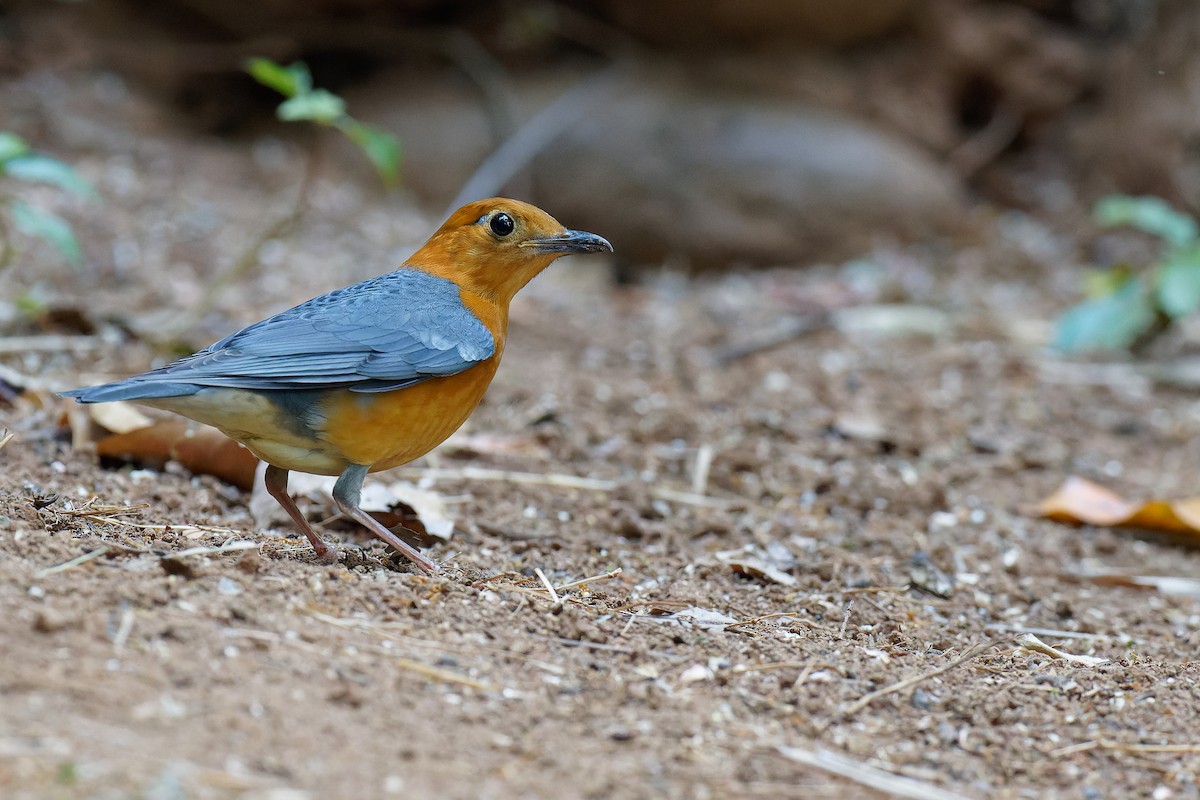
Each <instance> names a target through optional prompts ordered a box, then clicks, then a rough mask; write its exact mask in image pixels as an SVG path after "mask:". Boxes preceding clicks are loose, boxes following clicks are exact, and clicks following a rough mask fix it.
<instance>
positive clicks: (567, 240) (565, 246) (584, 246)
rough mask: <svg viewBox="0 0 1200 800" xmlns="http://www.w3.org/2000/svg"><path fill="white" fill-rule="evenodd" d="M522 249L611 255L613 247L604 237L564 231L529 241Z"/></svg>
mask: <svg viewBox="0 0 1200 800" xmlns="http://www.w3.org/2000/svg"><path fill="white" fill-rule="evenodd" d="M521 246H522V247H530V248H533V249H534V250H535V251H537V252H539V253H611V252H612V251H613V248H612V245H611V244H609V243H608V239H605V238H604V237H603V236H597V235H596V234H594V233H588V232H586V231H563V232H562V233H560V234H559V235H558V236H548V237H546V238H545V239H527V240H526V241H525V242H523V243H522V244H521Z"/></svg>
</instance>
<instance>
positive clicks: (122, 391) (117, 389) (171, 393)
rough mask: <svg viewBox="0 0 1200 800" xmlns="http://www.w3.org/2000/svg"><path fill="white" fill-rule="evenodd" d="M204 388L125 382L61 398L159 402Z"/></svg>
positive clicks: (191, 384) (186, 385) (178, 383)
mask: <svg viewBox="0 0 1200 800" xmlns="http://www.w3.org/2000/svg"><path fill="white" fill-rule="evenodd" d="M202 388H203V387H201V386H197V385H196V384H194V383H180V382H178V381H146V380H137V379H131V380H124V381H117V382H116V383H105V384H101V385H100V386H88V387H86V388H83V389H72V390H71V391H69V392H59V396H61V397H73V398H75V400H76V401H77V402H80V403H111V402H113V401H114V400H159V399H161V398H164V397H185V396H187V395H191V394H195V393H196V392H198V391H200V390H201V389H202Z"/></svg>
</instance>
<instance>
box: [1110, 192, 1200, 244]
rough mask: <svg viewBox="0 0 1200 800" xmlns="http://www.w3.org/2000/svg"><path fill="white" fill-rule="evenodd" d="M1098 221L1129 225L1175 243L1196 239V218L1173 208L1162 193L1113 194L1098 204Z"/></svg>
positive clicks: (1190, 241) (1185, 242) (1189, 241)
mask: <svg viewBox="0 0 1200 800" xmlns="http://www.w3.org/2000/svg"><path fill="white" fill-rule="evenodd" d="M1094 216H1095V218H1096V221H1097V222H1098V223H1100V224H1101V225H1108V226H1113V225H1129V226H1131V227H1134V228H1137V229H1139V230H1143V231H1145V232H1146V233H1151V234H1153V235H1155V236H1157V237H1159V238H1160V239H1162V240H1163V241H1165V242H1167V243H1168V244H1170V245H1172V246H1173V247H1185V246H1187V245H1189V244H1191V243H1193V242H1195V241H1196V238H1197V226H1196V220H1194V219H1192V218H1191V217H1190V216H1188V215H1187V214H1183V213H1181V212H1178V211H1176V210H1175V209H1173V208H1171V206H1170V205H1169V204H1168V203H1167V201H1166V200H1163V199H1162V198H1161V197H1128V196H1126V195H1111V196H1109V197H1105V198H1104V199H1102V200H1101V201H1100V202H1099V203H1097V204H1096V210H1095V212H1094Z"/></svg>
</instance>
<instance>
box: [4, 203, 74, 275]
mask: <svg viewBox="0 0 1200 800" xmlns="http://www.w3.org/2000/svg"><path fill="white" fill-rule="evenodd" d="M12 218H13V222H14V223H16V226H17V230H19V231H21V232H22V233H24V234H26V235H28V236H36V237H38V238H40V239H45V240H46V241H47V242H49V243H50V244H52V245H53V246H54V248H55V249H56V250H58V252H59V253H61V254H62V256H63V258H65V259H67V260H68V261H70V262H71V263H72V264H75V265H76V266H78V265H79V264H82V263H83V251H82V250H80V249H79V241H78V240H77V239H76V238H75V233H74V232H73V231H72V230H71V226H70V225H68V224H67V221H66V220H65V219H63V218H62V217H60V216H58V215H57V214H52V213H50V212H49V211H43V210H42V209H40V208H36V207H34V206H31V205H29V204H28V203H24V202H22V201H20V200H14V201H13V203H12Z"/></svg>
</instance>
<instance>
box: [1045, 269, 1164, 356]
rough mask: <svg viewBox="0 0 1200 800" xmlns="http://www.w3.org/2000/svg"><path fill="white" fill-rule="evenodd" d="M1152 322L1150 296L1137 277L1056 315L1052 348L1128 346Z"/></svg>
mask: <svg viewBox="0 0 1200 800" xmlns="http://www.w3.org/2000/svg"><path fill="white" fill-rule="evenodd" d="M1153 321H1154V309H1153V307H1152V306H1151V302H1150V297H1149V295H1148V293H1147V292H1146V291H1145V289H1144V287H1143V286H1142V282H1141V281H1140V280H1138V279H1137V278H1131V279H1130V280H1128V281H1126V282H1125V284H1124V285H1123V286H1121V288H1119V289H1118V290H1117V291H1115V292H1113V293H1112V294H1110V295H1108V296H1106V297H1097V298H1095V299H1093V300H1088V301H1087V302H1084V303H1080V304H1079V305H1077V306H1075V307H1074V308H1072V309H1070V310H1069V311H1067V312H1066V313H1065V314H1063V315H1062V316H1061V317H1059V318H1058V330H1057V333H1056V335H1055V339H1054V347H1055V348H1056V349H1058V350H1061V351H1063V352H1064V353H1078V352H1082V351H1084V350H1109V349H1120V348H1124V347H1128V346H1129V345H1130V344H1132V343H1133V342H1134V340H1135V339H1137V337H1138V335H1139V334H1141V333H1142V332H1143V331H1145V330H1146V329H1147V328H1149V327H1150V324H1151V323H1152V322H1153Z"/></svg>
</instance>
